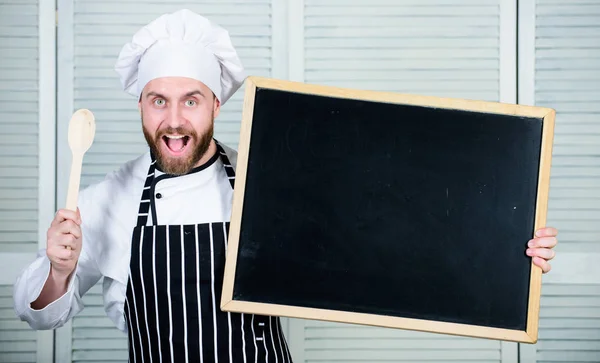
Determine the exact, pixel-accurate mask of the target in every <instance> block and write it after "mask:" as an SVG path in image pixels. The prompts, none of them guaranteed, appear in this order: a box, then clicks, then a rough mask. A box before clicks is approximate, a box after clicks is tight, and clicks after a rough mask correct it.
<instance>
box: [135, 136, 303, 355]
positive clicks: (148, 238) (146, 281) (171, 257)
mask: <svg viewBox="0 0 600 363" xmlns="http://www.w3.org/2000/svg"><path fill="white" fill-rule="evenodd" d="M217 149H218V153H219V154H220V158H221V161H222V162H223V164H224V167H225V170H226V172H227V175H228V176H229V180H230V181H231V187H232V188H233V186H234V181H235V172H234V170H233V167H232V166H231V164H230V163H229V159H228V158H227V155H226V154H225V152H224V150H223V148H222V147H221V146H220V145H219V144H218V143H217ZM155 162H156V161H155V159H154V156H152V163H151V165H150V168H149V170H148V177H147V179H146V183H145V185H144V191H143V193H142V198H141V199H142V201H141V202H140V208H139V214H138V220H137V226H136V227H135V228H134V231H133V239H132V245H131V260H130V266H129V279H128V283H127V295H126V298H125V306H124V315H125V321H126V324H127V326H128V339H129V362H135V363H141V362H178V363H179V362H207V363H208V362H215V363H216V362H230V363H233V362H235V363H238V362H240V363H241V362H244V363H246V362H278V363H279V362H282V363H283V362H292V359H291V356H290V352H289V350H288V347H287V343H286V341H285V337H284V335H283V332H282V329H281V323H280V320H279V318H278V317H268V316H260V315H253V314H237V313H229V312H222V311H221V310H220V308H219V303H220V300H221V289H222V284H223V274H224V267H225V256H226V251H227V233H228V231H229V222H219V223H206V224H195V225H149V226H147V222H148V213H149V210H150V198H151V195H150V193H151V190H152V189H153V188H152V185H153V183H154V182H155V181H154V171H155ZM190 202H192V203H194V202H197V203H199V202H201V201H190ZM199 204H200V203H199Z"/></svg>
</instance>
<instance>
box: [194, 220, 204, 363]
mask: <svg viewBox="0 0 600 363" xmlns="http://www.w3.org/2000/svg"><path fill="white" fill-rule="evenodd" d="M194 240H195V243H196V249H195V251H194V252H195V253H194V257H195V258H196V297H197V300H196V301H197V304H198V341H199V342H201V341H202V309H201V300H200V249H199V248H198V229H197V228H194ZM198 345H199V346H200V349H199V353H200V362H201V363H202V362H204V354H203V353H202V346H203V344H198Z"/></svg>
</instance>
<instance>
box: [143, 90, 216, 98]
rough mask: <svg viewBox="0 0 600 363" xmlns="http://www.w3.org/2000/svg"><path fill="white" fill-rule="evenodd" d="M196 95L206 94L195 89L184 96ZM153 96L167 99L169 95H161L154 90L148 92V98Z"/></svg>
mask: <svg viewBox="0 0 600 363" xmlns="http://www.w3.org/2000/svg"><path fill="white" fill-rule="evenodd" d="M195 95H200V96H202V97H206V96H204V93H202V91H200V90H194V91H190V92H188V93H186V94H185V95H183V98H186V97H191V96H195ZM152 96H155V97H159V98H164V99H167V97H165V96H164V95H161V94H160V93H157V92H154V91H150V92H148V94H147V95H146V98H150V97H152Z"/></svg>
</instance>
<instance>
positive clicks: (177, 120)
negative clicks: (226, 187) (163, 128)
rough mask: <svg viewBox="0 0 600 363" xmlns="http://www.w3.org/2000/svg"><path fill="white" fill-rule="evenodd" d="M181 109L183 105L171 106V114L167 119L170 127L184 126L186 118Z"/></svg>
mask: <svg viewBox="0 0 600 363" xmlns="http://www.w3.org/2000/svg"><path fill="white" fill-rule="evenodd" d="M181 111H182V110H181V107H180V106H179V105H177V104H175V105H172V106H171V107H170V108H169V115H168V118H167V120H166V121H167V125H168V126H169V127H171V128H174V129H176V128H178V127H180V126H183V124H184V120H183V117H182V112H181Z"/></svg>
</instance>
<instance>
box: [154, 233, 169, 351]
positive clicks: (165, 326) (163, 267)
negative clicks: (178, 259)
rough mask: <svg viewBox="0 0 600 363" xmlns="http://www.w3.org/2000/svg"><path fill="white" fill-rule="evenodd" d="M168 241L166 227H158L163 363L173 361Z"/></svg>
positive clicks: (157, 251)
mask: <svg viewBox="0 0 600 363" xmlns="http://www.w3.org/2000/svg"><path fill="white" fill-rule="evenodd" d="M166 239H167V233H166V228H165V226H157V227H156V254H155V256H156V271H157V273H156V275H155V276H156V288H157V290H156V295H157V296H159V295H160V297H161V298H160V299H157V305H156V311H157V313H158V314H157V316H158V321H159V327H158V329H157V331H158V332H159V333H160V335H161V339H160V340H159V341H160V351H161V356H162V359H161V360H163V361H172V359H171V353H170V347H169V340H170V339H169V334H170V333H169V330H170V328H169V314H170V313H169V305H170V302H169V301H168V299H166V298H165V297H166V296H167V293H168V291H166V287H167V284H168V279H167V272H168V268H169V267H168V263H167V258H166V256H167V244H166V243H164V241H165V240H166Z"/></svg>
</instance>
